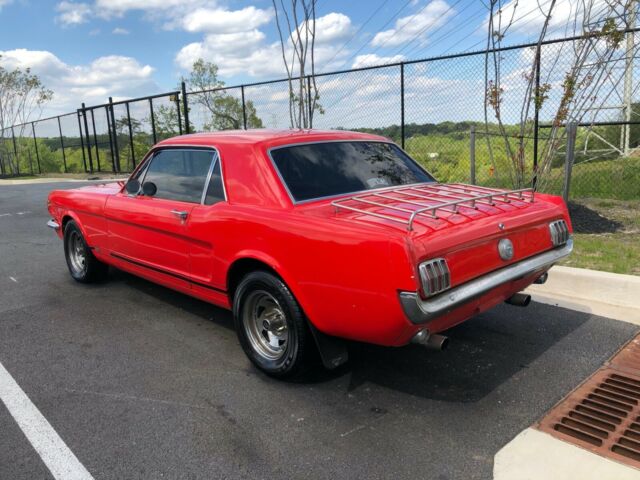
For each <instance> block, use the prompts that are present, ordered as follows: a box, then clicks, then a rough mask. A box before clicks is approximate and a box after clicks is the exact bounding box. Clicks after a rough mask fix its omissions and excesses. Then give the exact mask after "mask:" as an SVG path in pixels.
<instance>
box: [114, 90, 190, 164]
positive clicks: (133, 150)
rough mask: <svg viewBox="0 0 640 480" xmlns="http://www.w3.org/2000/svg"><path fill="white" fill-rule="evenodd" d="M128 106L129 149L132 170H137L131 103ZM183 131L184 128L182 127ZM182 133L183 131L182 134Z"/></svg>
mask: <svg viewBox="0 0 640 480" xmlns="http://www.w3.org/2000/svg"><path fill="white" fill-rule="evenodd" d="M125 105H126V106H127V122H128V123H129V148H131V170H133V169H134V168H136V152H135V148H134V147H133V125H131V110H130V109H129V102H127V103H125ZM178 123H180V106H179V105H178ZM180 129H181V130H182V127H180ZM180 133H182V131H181V132H180Z"/></svg>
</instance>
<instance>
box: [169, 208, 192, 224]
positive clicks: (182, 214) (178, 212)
mask: <svg viewBox="0 0 640 480" xmlns="http://www.w3.org/2000/svg"><path fill="white" fill-rule="evenodd" d="M171 213H173V214H174V215H175V216H176V217H178V218H180V221H181V222H182V223H184V221H185V220H186V219H187V215H189V212H186V211H184V210H171Z"/></svg>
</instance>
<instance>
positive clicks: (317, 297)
mask: <svg viewBox="0 0 640 480" xmlns="http://www.w3.org/2000/svg"><path fill="white" fill-rule="evenodd" d="M199 212H200V213H195V212H194V215H196V214H197V215H202V216H203V218H199V219H197V220H198V221H196V222H194V225H196V228H198V229H199V230H197V231H194V236H195V237H196V238H208V239H210V240H211V242H212V248H213V251H214V252H215V255H214V257H213V263H214V264H213V265H212V266H211V267H212V271H213V276H212V278H211V283H212V284H213V285H225V286H226V282H227V273H228V270H229V268H230V267H231V265H232V264H233V263H234V262H235V261H237V260H239V259H242V258H253V259H256V260H260V261H262V262H264V263H266V264H267V265H269V266H270V267H271V268H272V269H273V270H275V271H276V272H277V273H278V274H279V275H280V276H281V277H282V279H283V280H284V281H285V283H286V284H287V285H288V286H289V288H290V289H291V291H292V293H293V294H294V295H295V297H296V298H297V299H298V301H299V302H300V304H301V306H302V308H303V310H304V311H305V314H306V315H307V317H308V318H309V319H310V321H311V322H312V323H313V324H314V325H315V326H316V327H317V328H318V329H319V330H321V331H323V332H325V333H327V334H330V335H336V336H341V337H346V338H352V339H358V340H362V341H369V342H373V343H387V344H389V343H390V342H391V341H392V340H393V338H390V336H394V335H396V336H397V332H398V327H399V325H398V322H400V323H401V324H403V323H404V322H405V319H404V318H402V316H401V315H400V316H399V313H401V312H400V309H399V302H398V297H397V289H398V288H402V287H403V286H404V287H407V288H409V289H410V288H411V287H412V288H413V289H414V290H415V283H414V281H413V280H412V270H411V268H410V266H409V264H408V261H407V255H406V250H405V247H404V245H403V244H402V242H399V241H397V239H394V238H390V237H389V236H388V234H385V232H381V231H380V229H375V228H363V227H362V226H350V225H348V224H347V225H345V224H344V222H339V221H331V220H327V219H322V218H315V217H310V216H307V215H304V214H301V213H300V212H297V211H295V209H292V208H289V209H284V210H283V209H277V208H265V207H255V206H251V207H249V206H233V205H228V204H221V205H220V206H219V207H217V208H215V209H213V208H212V209H210V210H207V209H201V210H199ZM206 216H210V219H209V220H208V221H207V220H206V218H204V217H206ZM387 233H388V232H387ZM202 244H203V245H204V244H205V242H202ZM205 256H206V252H202V258H203V259H204V258H205ZM194 261H195V262H197V261H198V259H197V258H196V259H194Z"/></svg>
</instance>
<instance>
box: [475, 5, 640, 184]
mask: <svg viewBox="0 0 640 480" xmlns="http://www.w3.org/2000/svg"><path fill="white" fill-rule="evenodd" d="M519 3H527V5H528V4H529V3H528V2H519V0H512V2H511V3H510V4H509V8H505V5H504V2H503V0H490V1H489V5H488V8H489V21H488V30H487V53H486V54H485V70H484V76H485V78H484V81H485V110H484V117H485V118H484V120H485V122H484V123H485V134H486V135H485V136H486V141H487V147H488V150H489V156H490V158H491V162H492V164H493V166H494V168H496V158H495V156H494V155H493V147H492V143H491V142H492V137H494V138H495V136H497V137H498V138H499V141H500V142H502V143H504V147H505V149H504V151H505V154H506V157H507V158H506V162H505V163H504V165H503V166H504V168H505V169H506V170H507V171H508V174H509V176H510V178H511V182H512V184H513V185H514V187H517V188H521V187H523V186H524V185H526V184H527V183H528V181H529V176H528V172H527V162H526V152H528V151H530V150H528V149H527V144H528V143H529V142H530V140H531V139H532V138H533V134H534V131H533V130H534V128H535V118H536V113H537V112H539V111H540V110H541V108H542V106H543V105H545V104H548V101H549V98H550V97H551V95H552V93H553V94H554V97H555V98H556V101H555V103H554V104H552V105H550V106H548V109H550V110H552V112H551V127H550V128H549V129H546V130H545V136H546V137H547V138H546V139H545V140H544V141H541V143H542V148H539V162H538V167H537V171H536V172H533V175H534V177H537V179H538V180H539V181H545V180H546V179H545V176H548V175H547V174H548V173H549V172H550V170H551V166H552V163H553V159H554V158H555V157H556V156H557V155H558V152H559V149H560V147H561V146H562V144H563V140H564V137H565V128H564V125H565V124H566V123H567V122H581V121H583V120H584V119H585V118H586V115H587V114H588V113H591V114H593V113H594V111H597V110H598V108H600V107H603V106H604V105H605V102H606V101H607V100H608V99H609V97H610V96H611V94H612V93H613V92H615V88H616V86H617V85H615V84H613V85H612V83H611V82H612V80H611V79H612V78H615V76H614V75H612V70H614V69H616V68H619V66H620V61H622V62H623V61H624V58H625V52H624V50H623V49H620V48H619V47H620V46H621V43H622V41H623V40H624V37H625V33H624V30H625V29H626V28H633V27H634V26H635V25H631V24H630V22H629V19H630V18H633V16H632V15H631V12H632V11H633V9H636V8H637V0H607V1H606V2H601V1H599V0H581V1H579V2H576V5H574V7H575V8H573V13H572V15H571V16H570V17H569V18H567V20H566V24H564V25H563V27H564V33H565V35H566V36H579V37H580V38H578V39H577V40H575V41H574V42H573V45H572V48H571V49H564V48H556V49H555V52H551V48H545V50H544V55H542V50H543V45H542V42H543V41H544V40H545V38H546V36H547V32H548V30H549V26H550V23H551V20H552V18H553V17H554V15H561V13H560V12H559V11H556V10H557V9H556V0H551V2H550V3H548V4H542V3H540V2H538V7H537V10H538V11H537V12H535V13H537V14H540V15H541V16H542V17H543V23H542V27H541V29H540V32H539V34H537V38H538V40H537V46H536V47H535V49H534V52H532V55H531V58H532V60H531V63H530V64H529V65H528V66H527V68H526V69H525V71H524V72H523V74H522V77H523V78H524V79H525V83H526V88H525V91H524V94H523V95H522V99H521V100H520V101H519V102H518V104H517V105H513V104H511V107H512V108H516V109H518V110H519V112H520V114H519V119H518V122H517V127H518V128H517V131H516V132H514V131H513V129H508V128H506V125H505V111H504V108H505V105H504V94H505V89H504V83H505V78H506V77H507V76H508V75H509V74H511V72H509V71H507V72H506V73H504V71H503V65H502V63H503V53H502V52H501V51H499V48H500V47H501V46H502V43H503V41H504V39H505V38H507V37H508V33H509V31H510V29H511V27H512V26H513V25H514V21H515V19H516V11H517V9H518V7H519ZM543 60H544V61H545V62H546V65H547V66H548V67H550V68H547V69H546V70H548V72H547V73H546V77H545V78H541V79H540V81H539V82H538V81H537V80H538V78H539V74H540V71H541V68H542V67H541V63H542V61H543ZM558 72H561V75H558ZM552 75H553V76H554V78H551V76H552ZM489 112H492V114H493V117H494V118H495V120H496V122H497V130H498V131H497V132H490V131H489V130H490V125H491V124H490V121H491V119H490V118H489V117H490V114H489Z"/></svg>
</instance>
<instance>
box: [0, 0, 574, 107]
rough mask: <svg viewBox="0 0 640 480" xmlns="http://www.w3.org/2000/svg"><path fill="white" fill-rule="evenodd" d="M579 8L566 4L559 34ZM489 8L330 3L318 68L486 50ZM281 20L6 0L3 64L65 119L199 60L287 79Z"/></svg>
mask: <svg viewBox="0 0 640 480" xmlns="http://www.w3.org/2000/svg"><path fill="white" fill-rule="evenodd" d="M548 1H549V0H546V1H545V0H541V2H540V3H541V4H543V5H544V4H545V3H548ZM575 1H576V0H560V1H559V5H560V7H559V8H560V12H559V14H558V18H559V19H560V20H558V21H556V22H555V23H554V24H552V27H553V28H552V31H553V29H554V28H555V30H557V31H558V32H561V29H562V17H563V13H566V12H563V10H562V9H563V8H565V5H566V8H570V7H571V2H574V3H575ZM285 3H286V2H285ZM483 3H484V2H481V1H480V0H386V1H385V0H351V1H344V0H319V1H318V7H317V17H318V27H317V39H318V41H317V48H316V52H317V54H316V58H317V62H316V64H317V68H318V69H319V70H320V71H329V70H335V69H343V68H350V67H354V66H363V65H370V64H378V63H389V62H392V61H398V60H403V59H413V58H422V57H425V56H433V55H439V54H442V53H450V52H458V51H464V50H468V49H479V48H481V47H482V44H483V43H484V41H485V22H486V20H487V12H486V9H485V7H484V6H483ZM513 3H514V1H513V0H512V1H506V2H505V5H506V9H508V8H510V5H511V8H513V7H512V5H513ZM537 3H538V2H537V0H520V2H519V4H520V5H519V7H518V10H517V12H516V16H517V17H518V19H517V21H516V24H515V28H513V29H512V31H511V32H510V37H509V43H519V42H525V41H529V40H533V39H534V38H535V36H536V33H537V31H538V29H539V26H540V24H541V21H542V17H541V15H540V13H539V12H538V11H537V7H536V6H537ZM565 18H566V17H565ZM565 21H566V20H565ZM274 22H275V19H274V14H273V8H272V3H271V1H270V0H240V1H228V0H227V1H225V0H191V1H189V0H84V1H82V0H77V1H59V0H0V25H1V28H0V55H1V56H2V57H1V58H0V64H2V65H3V66H4V67H5V68H11V67H16V66H19V67H30V68H32V70H33V71H34V72H35V73H37V74H39V75H40V76H41V77H42V79H43V80H44V82H45V83H46V84H47V86H49V87H50V88H52V89H53V90H54V92H55V99H54V101H53V102H52V103H51V105H50V106H49V107H48V111H47V112H46V113H59V112H65V111H71V110H74V109H75V108H77V106H78V104H79V103H80V102H81V101H85V102H87V104H94V103H102V102H104V101H106V99H107V97H108V96H113V97H115V98H117V99H120V98H126V97H135V96H141V95H145V94H150V93H156V92H161V91H167V90H170V89H172V88H174V86H175V85H176V84H177V83H178V80H179V78H180V76H181V75H184V74H186V73H187V72H188V70H189V66H190V65H191V64H192V62H193V61H194V60H195V59H196V58H198V57H203V58H204V59H205V60H209V61H213V62H215V63H216V64H218V65H219V67H220V76H221V79H222V80H224V81H225V82H227V84H236V83H241V82H251V81H259V80H264V79H269V78H274V77H275V78H278V77H282V76H284V68H283V64H282V60H281V57H280V51H279V45H278V43H277V30H276V28H275V23H274Z"/></svg>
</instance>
